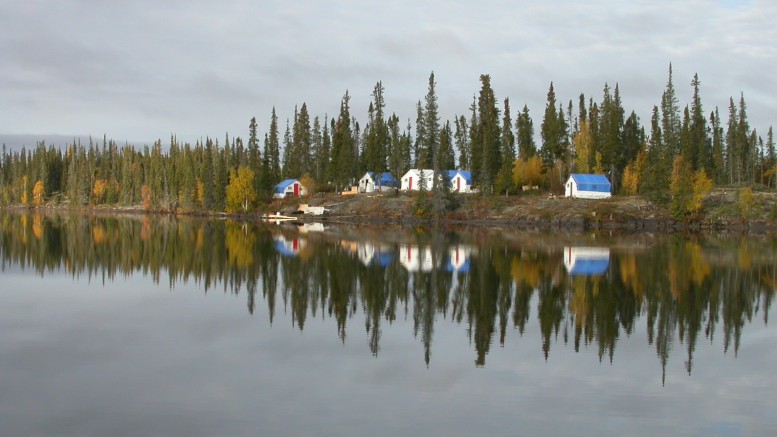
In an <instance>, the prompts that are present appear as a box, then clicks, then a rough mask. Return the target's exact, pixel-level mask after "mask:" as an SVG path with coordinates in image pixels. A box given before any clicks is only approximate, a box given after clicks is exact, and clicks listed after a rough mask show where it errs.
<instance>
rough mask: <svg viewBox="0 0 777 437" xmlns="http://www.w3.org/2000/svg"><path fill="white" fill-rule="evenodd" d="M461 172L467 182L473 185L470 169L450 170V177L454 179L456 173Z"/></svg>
mask: <svg viewBox="0 0 777 437" xmlns="http://www.w3.org/2000/svg"><path fill="white" fill-rule="evenodd" d="M457 173H458V174H460V175H461V177H462V178H464V180H465V181H466V182H467V184H469V185H472V172H471V171H469V170H448V179H453V178H455V177H456V174H457Z"/></svg>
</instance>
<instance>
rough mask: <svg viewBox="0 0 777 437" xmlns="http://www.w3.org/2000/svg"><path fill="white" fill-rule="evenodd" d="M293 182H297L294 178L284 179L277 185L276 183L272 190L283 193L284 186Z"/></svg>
mask: <svg viewBox="0 0 777 437" xmlns="http://www.w3.org/2000/svg"><path fill="white" fill-rule="evenodd" d="M294 182H297V180H296V179H286V180H285V181H283V182H281V183H279V184H278V185H276V186H275V189H274V191H275V192H276V193H283V192H284V191H285V190H286V188H288V187H289V185H291V184H293V183H294Z"/></svg>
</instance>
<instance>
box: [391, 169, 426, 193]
mask: <svg viewBox="0 0 777 437" xmlns="http://www.w3.org/2000/svg"><path fill="white" fill-rule="evenodd" d="M421 178H423V179H424V189H425V190H427V191H430V190H431V189H432V185H433V183H434V170H431V169H421V170H419V169H416V168H412V169H410V170H408V171H407V173H405V175H404V176H402V179H401V180H400V183H399V189H400V190H402V191H419V190H420V189H421V188H420V187H421V183H420V182H421Z"/></svg>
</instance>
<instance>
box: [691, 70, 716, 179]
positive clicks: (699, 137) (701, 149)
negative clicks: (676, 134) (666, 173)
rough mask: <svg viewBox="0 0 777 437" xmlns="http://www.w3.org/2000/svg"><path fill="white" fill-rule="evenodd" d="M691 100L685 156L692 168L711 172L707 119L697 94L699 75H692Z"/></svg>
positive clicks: (699, 83) (699, 82)
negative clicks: (687, 144) (687, 143)
mask: <svg viewBox="0 0 777 437" xmlns="http://www.w3.org/2000/svg"><path fill="white" fill-rule="evenodd" d="M691 85H692V86H693V100H692V101H691V113H690V118H691V122H690V126H689V131H690V132H689V134H690V135H689V146H688V153H687V154H686V158H688V159H690V160H691V163H692V165H693V166H694V169H700V168H703V169H704V170H705V171H706V172H707V173H708V174H712V173H711V170H712V167H713V163H712V159H711V151H710V150H709V147H708V145H709V139H708V138H707V119H706V118H705V117H704V111H703V109H702V105H701V96H700V94H699V86H700V85H701V81H699V75H698V73H697V74H694V75H693V81H691Z"/></svg>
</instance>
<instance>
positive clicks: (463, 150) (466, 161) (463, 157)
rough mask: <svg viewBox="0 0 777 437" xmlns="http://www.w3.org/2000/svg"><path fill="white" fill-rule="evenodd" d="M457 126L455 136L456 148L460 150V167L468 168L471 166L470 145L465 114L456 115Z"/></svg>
mask: <svg viewBox="0 0 777 437" xmlns="http://www.w3.org/2000/svg"><path fill="white" fill-rule="evenodd" d="M455 126H456V132H455V133H454V138H455V141H456V149H458V151H459V168H460V169H463V170H468V169H469V168H470V145H469V133H468V130H469V128H468V126H467V119H466V118H465V117H464V116H463V115H461V116H458V117H456V119H455Z"/></svg>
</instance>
